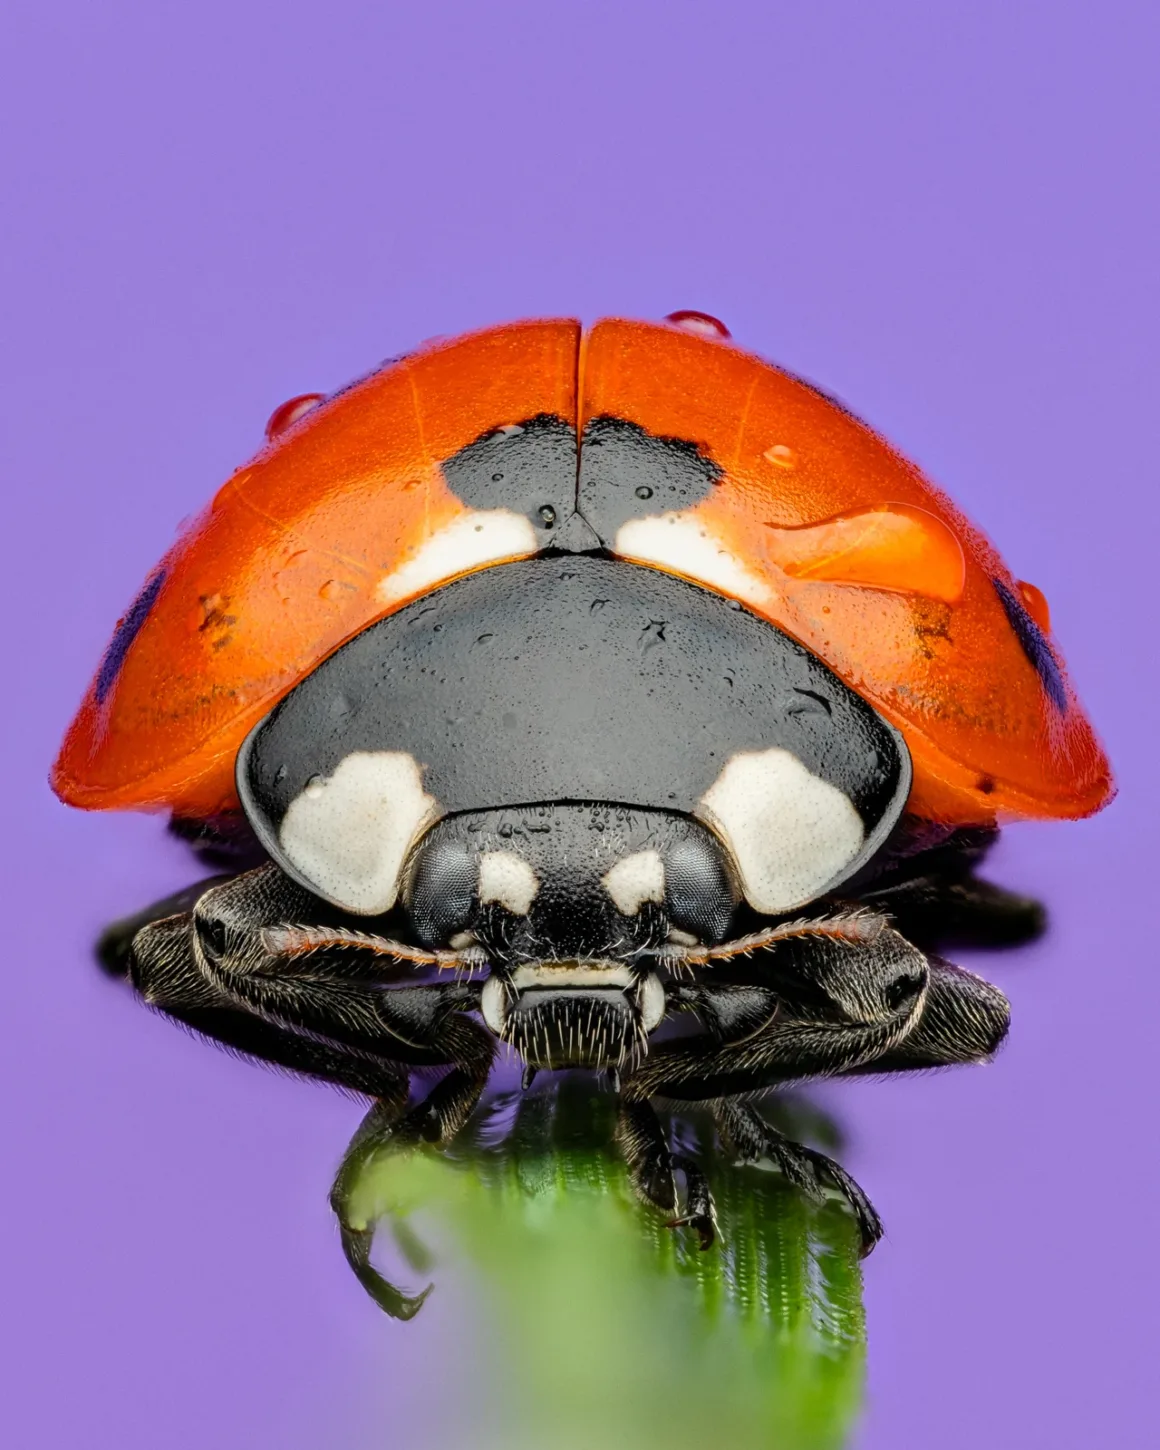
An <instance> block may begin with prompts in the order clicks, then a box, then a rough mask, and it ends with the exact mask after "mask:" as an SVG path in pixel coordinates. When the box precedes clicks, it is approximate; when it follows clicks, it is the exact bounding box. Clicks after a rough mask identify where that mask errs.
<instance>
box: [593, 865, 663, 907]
mask: <svg viewBox="0 0 1160 1450" xmlns="http://www.w3.org/2000/svg"><path fill="white" fill-rule="evenodd" d="M600 884H601V885H602V886H603V887H604V889H605V891H607V892H608V894H609V896H611V897H612V904H613V905H614V906H615V907H616V909H617V911H619V912H620V913H621V915H622V916H635V915H636V914H637V912H638V911H639V910H640V908H641V906H642V905H643V903H644V902H646V901H663V900H664V899H665V863H664V862H663V861H662V860H661V858H660V854H659V853H658V852H656V851H636V852H634V853H633V854H632V855H631V856H625V857H624V859H623V860H621V861H618V862H617V863H616V865H615V866H613V867H612V869H611V870H610V871H607V872H606V873H605V875H604V876H603V877H602V878H601V881H600Z"/></svg>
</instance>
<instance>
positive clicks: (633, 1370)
mask: <svg viewBox="0 0 1160 1450" xmlns="http://www.w3.org/2000/svg"><path fill="white" fill-rule="evenodd" d="M505 1111H506V1112H507V1114H508V1121H510V1120H511V1115H512V1113H513V1111H514V1123H513V1124H512V1126H511V1127H510V1130H509V1131H507V1132H506V1134H505V1133H504V1132H503V1131H502V1128H501V1127H498V1126H497V1119H502V1118H503V1115H504V1112H505ZM609 1113H610V1107H609V1103H608V1099H607V1097H600V1096H596V1095H593V1094H591V1093H589V1092H588V1091H586V1090H585V1089H584V1088H583V1087H582V1086H581V1085H579V1084H567V1083H566V1084H565V1086H564V1088H563V1090H561V1091H560V1092H559V1093H555V1092H550V1093H546V1094H542V1095H537V1096H535V1097H531V1098H525V1099H524V1100H522V1101H521V1102H520V1103H519V1106H518V1108H515V1107H514V1105H513V1104H512V1103H511V1102H508V1103H506V1104H505V1103H504V1102H502V1101H501V1102H500V1103H499V1104H498V1105H497V1107H496V1109H495V1110H494V1115H493V1118H492V1120H491V1121H490V1122H484V1124H483V1125H482V1126H481V1129H480V1131H479V1133H478V1134H477V1137H476V1139H475V1141H473V1142H472V1143H470V1144H469V1145H467V1146H465V1147H464V1148H463V1149H462V1150H460V1151H458V1152H457V1154H456V1155H455V1156H454V1157H444V1156H439V1155H434V1154H427V1153H416V1154H411V1155H405V1156H404V1155H400V1156H390V1155H382V1156H380V1157H379V1158H378V1159H376V1160H374V1161H372V1162H371V1163H370V1164H369V1165H368V1166H367V1168H366V1170H365V1171H364V1174H363V1176H362V1179H361V1180H360V1182H359V1185H358V1187H357V1190H356V1198H357V1213H358V1216H359V1217H360V1218H361V1219H363V1220H364V1221H368V1222H369V1221H371V1220H373V1219H381V1220H383V1221H384V1226H385V1224H386V1223H389V1224H390V1225H391V1226H392V1227H393V1229H394V1232H395V1237H396V1242H397V1245H398V1247H399V1249H400V1250H401V1251H402V1253H403V1255H404V1257H405V1258H406V1259H407V1260H408V1262H409V1263H410V1264H411V1266H412V1267H413V1268H414V1269H415V1270H416V1271H421V1272H422V1273H423V1274H424V1275H426V1274H428V1273H431V1275H432V1277H434V1280H435V1285H436V1288H435V1292H436V1293H438V1282H439V1277H440V1275H441V1274H444V1273H447V1272H449V1266H441V1265H440V1264H439V1263H438V1262H436V1263H434V1264H431V1263H430V1261H429V1259H428V1258H427V1257H426V1255H427V1251H426V1250H425V1248H424V1246H423V1235H422V1232H421V1231H418V1232H417V1231H416V1228H415V1226H414V1224H413V1223H412V1216H413V1215H417V1216H419V1217H420V1218H424V1219H425V1218H430V1217H431V1216H433V1217H434V1220H435V1223H436V1225H437V1228H436V1232H435V1235H434V1236H435V1237H436V1238H437V1239H439V1240H440V1241H445V1242H448V1243H450V1244H451V1245H453V1246H454V1251H455V1252H456V1253H461V1254H462V1257H463V1258H464V1260H465V1261H466V1263H467V1265H468V1266H469V1271H470V1273H471V1274H472V1275H474V1276H475V1278H476V1280H477V1282H478V1283H479V1285H480V1288H481V1290H482V1292H481V1294H480V1295H479V1302H480V1303H481V1305H482V1306H483V1307H484V1308H485V1310H486V1313H485V1314H481V1317H480V1323H479V1324H478V1325H474V1326H471V1329H470V1330H469V1333H470V1343H471V1344H472V1345H473V1347H475V1349H476V1352H477V1354H478V1355H480V1356H482V1357H484V1360H485V1365H486V1368H485V1379H486V1381H487V1382H488V1383H489V1384H492V1385H495V1386H497V1387H498V1389H497V1394H496V1405H497V1413H499V1414H500V1415H501V1417H502V1418H503V1420H504V1432H503V1441H504V1443H506V1444H507V1445H509V1446H513V1447H517V1446H524V1445H527V1446H537V1447H545V1450H557V1447H559V1450H581V1447H585V1450H587V1447H594V1446H600V1447H604V1450H619V1447H621V1446H623V1447H626V1450H627V1447H633V1450H650V1447H652V1446H656V1447H658V1450H659V1447H664V1450H683V1447H685V1446H689V1447H693V1446H698V1447H701V1446H703V1447H705V1450H718V1447H730V1450H748V1447H751V1446H752V1447H766V1446H770V1447H778V1450H796V1447H803V1450H813V1447H826V1446H837V1445H840V1444H842V1443H843V1441H844V1439H845V1435H846V1432H847V1431H848V1429H849V1427H850V1425H851V1422H852V1420H853V1418H854V1416H855V1415H856V1412H857V1409H858V1404H859V1400H860V1395H861V1387H862V1378H863V1367H864V1350H865V1336H864V1320H863V1312H862V1302H861V1276H860V1272H859V1267H858V1257H857V1234H856V1231H855V1228H854V1224H853V1222H852V1220H851V1218H850V1217H849V1214H848V1213H847V1211H846V1209H845V1207H844V1206H843V1205H842V1204H841V1203H839V1202H836V1201H828V1202H826V1203H825V1204H824V1205H822V1206H821V1207H820V1208H816V1207H814V1206H813V1205H811V1204H809V1203H808V1202H806V1200H805V1199H804V1198H802V1197H801V1196H800V1195H799V1194H798V1193H797V1192H796V1191H795V1190H794V1189H793V1188H791V1187H790V1186H789V1185H788V1184H787V1183H786V1182H785V1181H784V1180H783V1179H782V1178H781V1177H780V1176H779V1175H777V1174H776V1173H773V1172H765V1171H762V1170H761V1169H760V1168H738V1167H735V1166H733V1165H732V1164H731V1163H730V1162H729V1161H728V1160H727V1159H726V1158H725V1156H724V1155H723V1154H722V1153H721V1152H720V1151H719V1150H718V1149H717V1148H716V1147H715V1144H714V1142H713V1138H712V1134H711V1132H709V1131H708V1130H707V1129H706V1128H705V1127H704V1126H703V1125H699V1124H697V1123H695V1122H694V1123H689V1122H687V1121H684V1120H682V1122H680V1123H678V1124H675V1125H673V1130H674V1132H675V1133H676V1135H677V1136H678V1139H679V1140H683V1145H684V1146H685V1147H687V1149H688V1150H689V1151H690V1152H691V1153H692V1154H693V1155H694V1156H696V1157H697V1158H698V1159H699V1160H700V1161H701V1163H702V1164H703V1165H704V1167H705V1169H706V1170H707V1172H708V1173H709V1175H710V1178H711V1182H712V1185H713V1191H714V1195H715V1198H716V1202H717V1210H718V1216H719V1221H720V1227H721V1242H720V1243H719V1244H718V1245H717V1246H715V1247H714V1248H712V1249H710V1250H709V1251H708V1252H702V1251H701V1250H700V1249H699V1248H698V1246H697V1241H696V1237H695V1235H693V1234H689V1233H685V1232H683V1231H680V1230H677V1231H673V1230H671V1229H669V1228H666V1227H665V1226H664V1224H663V1223H662V1222H661V1221H660V1220H659V1218H658V1217H657V1215H656V1214H655V1213H654V1212H652V1211H651V1210H649V1209H646V1208H644V1207H642V1206H640V1205H639V1204H638V1203H637V1202H636V1201H635V1199H634V1196H633V1194H632V1191H631V1187H630V1185H629V1182H628V1178H627V1175H626V1173H625V1170H624V1169H623V1167H622V1166H621V1164H620V1162H619V1160H618V1158H617V1157H616V1155H615V1153H614V1151H613V1150H612V1148H611V1147H610V1142H611V1123H610V1121H609ZM503 1126H504V1127H506V1123H504V1124H503ZM400 1332H403V1333H405V1332H406V1330H405V1329H401V1330H400Z"/></svg>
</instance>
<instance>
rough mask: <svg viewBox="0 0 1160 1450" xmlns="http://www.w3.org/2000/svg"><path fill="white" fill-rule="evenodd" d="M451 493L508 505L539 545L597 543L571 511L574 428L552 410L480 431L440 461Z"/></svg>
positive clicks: (474, 502) (472, 502)
mask: <svg viewBox="0 0 1160 1450" xmlns="http://www.w3.org/2000/svg"><path fill="white" fill-rule="evenodd" d="M443 476H444V478H445V479H446V480H447V486H448V487H449V488H450V489H451V491H452V493H454V494H455V496H456V497H457V498H458V499H460V500H461V501H462V502H463V503H465V504H466V505H467V507H468V508H471V509H509V510H510V511H511V512H512V513H517V514H523V515H524V516H525V518H527V519H529V520H530V521H531V524H532V527H533V528H534V529H535V530H536V534H537V537H539V538H540V539H541V541H542V544H543V547H544V548H545V549H547V548H553V549H568V550H570V551H575V552H582V551H583V550H586V549H595V548H598V547H599V541H598V540H597V539H596V538H595V537H594V536H593V535H592V533H591V531H590V530H588V529H586V528H584V526H583V520H580V521H579V527H577V524H576V523H573V520H574V518H575V514H576V430H575V428H574V427H573V426H572V424H571V423H568V422H566V421H565V420H564V419H563V418H559V417H557V416H556V415H555V414H554V413H537V414H536V416H535V417H534V418H525V419H523V420H522V421H520V422H512V423H508V424H505V425H504V426H503V427H499V428H493V429H491V430H490V431H489V432H487V433H483V434H481V435H480V436H479V437H478V438H477V439H476V440H475V441H474V442H473V443H469V444H468V445H467V446H466V447H465V448H461V449H460V450H459V452H458V453H455V454H453V455H452V456H451V457H450V458H448V459H447V460H446V462H445V463H444V464H443Z"/></svg>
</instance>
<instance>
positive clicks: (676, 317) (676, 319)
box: [665, 311, 732, 342]
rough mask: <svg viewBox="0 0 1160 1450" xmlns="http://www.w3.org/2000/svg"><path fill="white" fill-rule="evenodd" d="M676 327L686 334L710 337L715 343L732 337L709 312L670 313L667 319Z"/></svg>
mask: <svg viewBox="0 0 1160 1450" xmlns="http://www.w3.org/2000/svg"><path fill="white" fill-rule="evenodd" d="M665 321H666V322H671V323H672V324H673V326H674V327H681V328H683V329H684V330H685V331H686V332H695V333H696V334H697V336H698V337H708V338H711V339H712V340H713V341H714V342H720V341H721V340H722V339H724V338H728V337H731V336H732V333H730V331H729V329H728V328H727V327H726V326H725V324H724V323H723V322H721V321H720V320H719V319H718V318H716V317H710V316H709V314H708V313H707V312H689V311H681V312H670V313H669V315H668V316H667V317H666V318H665Z"/></svg>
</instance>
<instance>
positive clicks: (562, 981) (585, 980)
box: [512, 962, 632, 992]
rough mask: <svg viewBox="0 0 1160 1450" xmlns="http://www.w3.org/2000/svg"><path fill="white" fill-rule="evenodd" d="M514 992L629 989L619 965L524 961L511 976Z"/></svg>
mask: <svg viewBox="0 0 1160 1450" xmlns="http://www.w3.org/2000/svg"><path fill="white" fill-rule="evenodd" d="M512 986H513V987H515V989H516V991H517V992H522V991H524V990H525V989H526V988H528V987H631V986H632V968H631V967H626V966H625V965H624V963H623V962H526V963H525V964H524V965H523V966H521V967H517V968H516V969H515V971H514V972H513V973H512Z"/></svg>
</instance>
